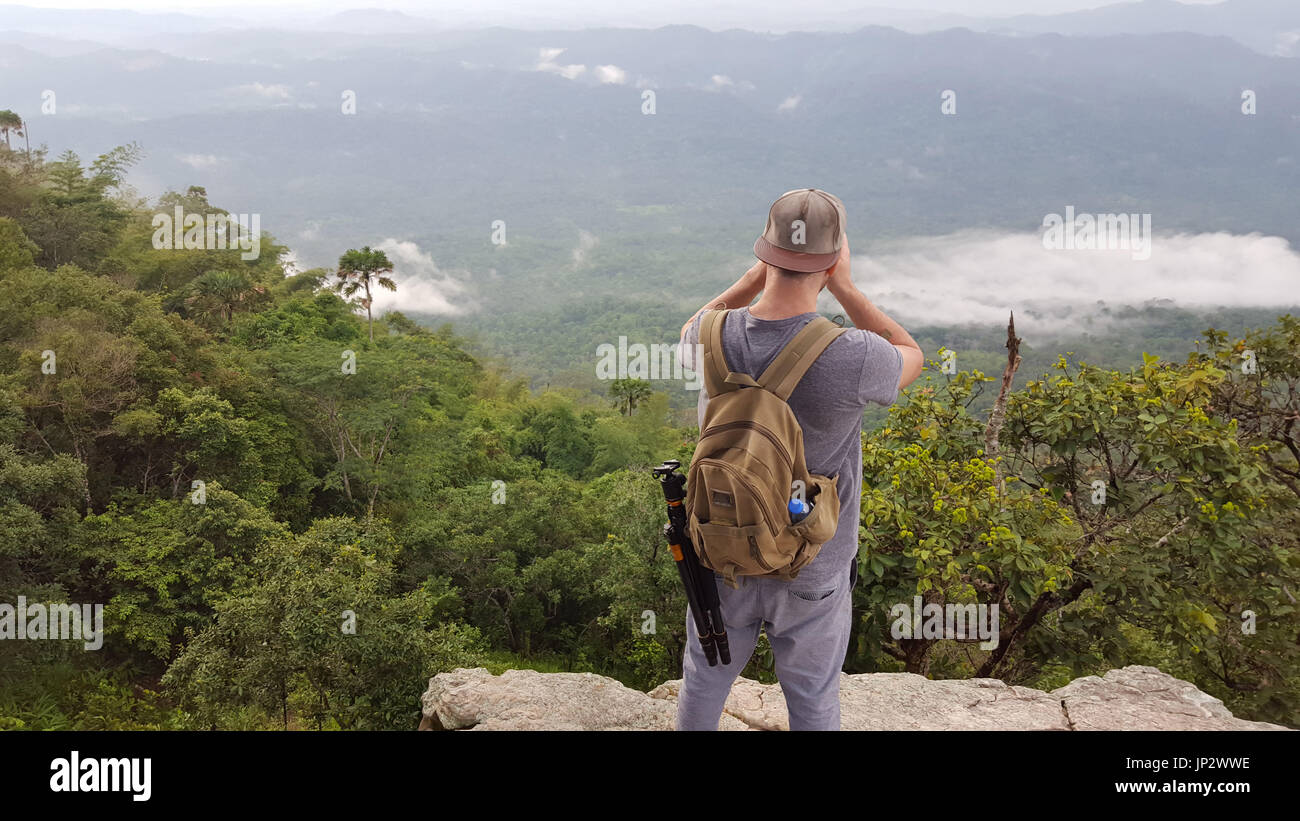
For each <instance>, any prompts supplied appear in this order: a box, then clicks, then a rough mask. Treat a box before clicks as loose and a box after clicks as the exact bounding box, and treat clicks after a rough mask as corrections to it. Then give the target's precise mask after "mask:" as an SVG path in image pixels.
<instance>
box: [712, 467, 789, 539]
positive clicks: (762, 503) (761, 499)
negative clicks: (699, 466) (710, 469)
mask: <svg viewBox="0 0 1300 821" xmlns="http://www.w3.org/2000/svg"><path fill="white" fill-rule="evenodd" d="M700 461H701V462H709V463H710V464H714V465H717V466H718V467H720V468H722V469H723V471H725V472H726V473H730V474H731V475H732V476H735V477H736V479H737V481H739V482H740V483H741V484H742V485H744V486H745V487H747V488H749V492H750V493H751V494H753V496H754V498H755V499H757V500H758V506H759V507H761V508H763V512H764V513H765V514H767V521H768V530H771V531H772V536H773V537H775V536H776V534H777V533H780V532H781V531H780V529H779V527H780V526H779V524H778V522H779V521H780V520H779V519H777V518H776V517H775V516H773V515H772V508H771V507H769V506H768V504H767V497H766V496H764V495H763V494H762V493H760V492H759V490H758V488H757V487H756V486H755V485H754V483H753V482H751V481H749V480H748V479H746V478H745V476H744V474H742V473H741V472H740V471H739V470H737V469H736V468H734V467H732V466H731V465H729V464H727V463H726V462H724V461H722V460H721V459H713V458H711V457H705V458H704V459H701V460H700ZM773 525H777V528H778V529H773V527H772V526H773ZM751 538H752V537H751Z"/></svg>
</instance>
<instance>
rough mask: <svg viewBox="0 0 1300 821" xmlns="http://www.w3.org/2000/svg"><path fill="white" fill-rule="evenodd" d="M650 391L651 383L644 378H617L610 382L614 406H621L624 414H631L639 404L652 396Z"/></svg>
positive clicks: (610, 393) (610, 392) (610, 394)
mask: <svg viewBox="0 0 1300 821" xmlns="http://www.w3.org/2000/svg"><path fill="white" fill-rule="evenodd" d="M650 393H651V390H650V383H649V382H647V381H645V380H644V379H631V378H629V379H615V380H614V381H613V382H611V383H610V384H609V396H610V398H611V399H613V400H614V407H616V408H619V409H620V410H621V411H622V412H623V415H624V416H631V415H632V413H633V411H635V410H636V407H637V405H639V404H640V403H641V402H642V401H644V400H645V399H648V398H649V397H650Z"/></svg>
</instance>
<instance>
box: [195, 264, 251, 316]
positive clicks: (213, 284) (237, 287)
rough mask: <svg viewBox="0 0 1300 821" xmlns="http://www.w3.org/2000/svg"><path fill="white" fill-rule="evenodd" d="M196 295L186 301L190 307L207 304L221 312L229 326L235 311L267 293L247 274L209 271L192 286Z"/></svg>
mask: <svg viewBox="0 0 1300 821" xmlns="http://www.w3.org/2000/svg"><path fill="white" fill-rule="evenodd" d="M190 287H191V288H193V290H194V294H193V295H192V296H191V297H190V298H189V299H187V300H186V303H187V304H189V305H194V304H195V303H206V304H207V305H209V306H213V307H214V308H215V309H217V310H219V311H221V315H222V316H223V317H225V320H226V324H227V325H229V324H230V322H231V320H233V319H234V317H235V310H236V309H238V308H239V306H240V305H242V304H244V303H245V302H247V301H248V300H250V299H252V297H253V296H254V295H256V294H260V293H263V292H265V290H266V289H265V288H262V287H260V286H258V285H254V284H253V282H252V281H251V280H249V278H248V276H247V275H246V274H242V273H238V272H236V271H208V272H207V273H206V274H204V275H203V276H200V277H198V278H197V279H195V280H194V282H193V283H192V284H191V286H190Z"/></svg>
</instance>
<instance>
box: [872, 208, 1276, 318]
mask: <svg viewBox="0 0 1300 821" xmlns="http://www.w3.org/2000/svg"><path fill="white" fill-rule="evenodd" d="M852 266H853V280H854V282H855V283H857V285H858V287H859V288H860V289H862V291H863V293H865V294H866V295H867V296H868V297H869V298H870V299H871V300H872V301H873V302H877V303H879V304H880V305H881V307H883V308H884V309H885V310H887V311H889V312H890V313H891V314H892V315H894V316H896V318H898V320H899V321H900V322H903V323H904V324H908V323H910V324H912V325H931V324H934V325H958V324H966V323H972V324H980V325H989V324H993V325H1004V324H1005V323H1006V321H1007V315H1008V313H1009V312H1010V311H1015V314H1016V327H1017V329H1018V330H1019V329H1022V328H1023V329H1024V330H1032V331H1034V332H1035V333H1036V334H1038V335H1039V336H1040V337H1045V336H1051V335H1054V334H1055V333H1057V332H1061V333H1065V332H1075V331H1079V330H1083V329H1084V327H1085V326H1084V320H1085V319H1086V318H1088V317H1089V316H1092V317H1096V316H1097V315H1098V314H1099V312H1100V308H1101V306H1099V305H1098V304H1097V303H1098V302H1104V303H1105V304H1106V305H1107V306H1109V307H1111V308H1115V307H1118V306H1121V305H1142V304H1144V303H1149V302H1152V301H1159V300H1170V301H1172V302H1173V303H1174V304H1175V305H1177V306H1179V307H1184V308H1200V309H1204V308H1214V307H1290V306H1295V305H1300V253H1298V252H1297V249H1294V248H1292V247H1291V246H1290V244H1289V243H1288V242H1287V241H1286V240H1285V239H1283V238H1281V237H1272V236H1262V235H1260V234H1246V235H1240V234H1227V233H1213V234H1177V235H1168V236H1161V235H1157V236H1156V237H1155V238H1154V240H1153V245H1152V253H1151V258H1150V259H1148V260H1135V259H1133V255H1132V253H1131V252H1130V251H1127V250H1096V251H1094V250H1070V251H1065V250H1060V251H1057V250H1048V249H1046V248H1044V247H1043V242H1042V236H1041V234H1037V233H1034V234H996V235H991V234H989V233H987V232H980V231H962V232H959V233H956V234H950V235H947V236H941V237H913V238H909V239H906V240H898V241H893V242H888V243H881V244H877V245H875V246H873V247H872V248H870V249H869V250H868V249H866V248H862V247H860V246H859V247H857V248H855V249H854V254H853V262H852ZM1089 327H1091V328H1092V329H1093V330H1097V328H1096V325H1095V324H1094V325H1092V326H1089Z"/></svg>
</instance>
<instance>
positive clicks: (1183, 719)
mask: <svg viewBox="0 0 1300 821" xmlns="http://www.w3.org/2000/svg"><path fill="white" fill-rule="evenodd" d="M1052 696H1053V697H1055V698H1058V699H1060V700H1061V702H1062V704H1063V706H1064V708H1065V712H1066V714H1067V715H1068V716H1069V719H1070V722H1071V723H1072V724H1073V725H1074V729H1076V730H1285V729H1287V728H1286V727H1282V726H1280V725H1277V724H1269V723H1268V722H1264V721H1246V720H1245V719H1241V718H1236V717H1235V716H1233V714H1232V713H1231V712H1230V711H1229V710H1228V708H1227V707H1225V706H1224V705H1223V702H1222V701H1219V700H1218V699H1217V698H1215V697H1214V696H1211V695H1209V694H1207V693H1203V692H1201V691H1200V690H1199V689H1197V687H1196V685H1194V684H1190V683H1188V682H1186V681H1183V680H1182V679H1177V678H1174V677H1173V676H1169V675H1165V674H1164V673H1162V672H1160V671H1159V670H1158V669H1156V668H1155V667H1143V666H1140V665H1136V664H1135V665H1131V666H1129V667H1122V668H1120V669H1118V670H1111V671H1110V672H1108V673H1106V674H1105V675H1104V676H1100V677H1098V676H1084V677H1083V678H1076V679H1075V680H1074V681H1072V682H1070V683H1069V684H1067V685H1065V686H1064V687H1058V688H1056V689H1055V690H1053V691H1052Z"/></svg>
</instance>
